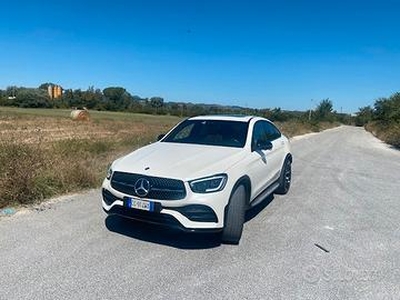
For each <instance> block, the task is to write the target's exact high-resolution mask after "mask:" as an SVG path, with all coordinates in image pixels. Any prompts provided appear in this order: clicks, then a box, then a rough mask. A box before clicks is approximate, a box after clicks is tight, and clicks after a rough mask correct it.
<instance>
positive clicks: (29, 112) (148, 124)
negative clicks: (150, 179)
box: [0, 107, 180, 208]
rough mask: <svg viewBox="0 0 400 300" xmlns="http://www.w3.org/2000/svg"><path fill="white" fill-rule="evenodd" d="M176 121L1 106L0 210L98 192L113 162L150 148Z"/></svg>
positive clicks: (121, 114)
mask: <svg viewBox="0 0 400 300" xmlns="http://www.w3.org/2000/svg"><path fill="white" fill-rule="evenodd" d="M179 121H180V118H177V117H171V116H152V115H140V114H131V113H118V112H91V120H90V121H89V122H79V121H73V120H71V119H70V111H69V110H52V109H17V108H3V107H0V208H1V207H4V206H6V205H18V204H28V203H32V202H36V201H40V200H43V199H46V198H49V197H51V196H54V195H59V194H63V193H68V192H72V191H78V190H82V189H85V188H92V187H98V186H99V185H100V183H101V180H102V179H103V178H104V175H105V171H106V169H107V166H108V164H109V163H110V162H111V161H112V160H113V159H115V158H116V157H118V156H120V155H122V154H125V153H128V152H129V151H132V150H133V149H136V148H138V147H140V146H143V145H145V144H147V143H150V142H152V141H154V140H155V139H156V137H157V136H158V135H159V134H160V133H163V132H166V131H167V130H168V129H169V128H171V126H173V125H174V124H176V123H178V122H179Z"/></svg>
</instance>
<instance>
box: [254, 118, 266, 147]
mask: <svg viewBox="0 0 400 300" xmlns="http://www.w3.org/2000/svg"><path fill="white" fill-rule="evenodd" d="M266 138H267V137H266V134H265V130H264V126H263V122H262V121H258V122H256V124H254V128H253V136H252V138H251V147H252V149H254V148H255V147H256V144H257V142H258V141H262V140H266Z"/></svg>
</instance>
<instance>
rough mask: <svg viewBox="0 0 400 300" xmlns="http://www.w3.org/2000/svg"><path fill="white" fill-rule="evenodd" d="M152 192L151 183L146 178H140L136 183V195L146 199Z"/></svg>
mask: <svg viewBox="0 0 400 300" xmlns="http://www.w3.org/2000/svg"><path fill="white" fill-rule="evenodd" d="M149 192H150V182H149V181H148V180H147V179H145V178H140V179H138V180H137V181H136V183H135V193H136V195H138V196H139V197H145V196H147V194H148V193H149Z"/></svg>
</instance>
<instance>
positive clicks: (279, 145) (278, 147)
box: [263, 121, 285, 181]
mask: <svg viewBox="0 0 400 300" xmlns="http://www.w3.org/2000/svg"><path fill="white" fill-rule="evenodd" d="M263 127H264V131H265V134H266V138H267V139H268V141H270V142H271V143H272V149H271V150H270V151H269V152H268V154H267V155H268V160H269V163H270V167H271V168H270V171H271V172H272V175H273V176H272V181H275V180H277V179H278V178H279V173H280V171H281V168H282V163H283V159H284V156H285V141H284V140H283V138H282V134H281V132H280V131H279V129H278V128H276V127H275V125H274V124H272V123H270V122H267V121H265V122H263Z"/></svg>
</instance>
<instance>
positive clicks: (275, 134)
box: [262, 122, 281, 141]
mask: <svg viewBox="0 0 400 300" xmlns="http://www.w3.org/2000/svg"><path fill="white" fill-rule="evenodd" d="M262 123H263V127H264V130H265V134H266V136H267V140H268V141H273V140H276V139H278V138H280V137H281V132H280V131H279V130H278V128H276V127H275V126H274V125H272V124H271V123H269V122H262Z"/></svg>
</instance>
